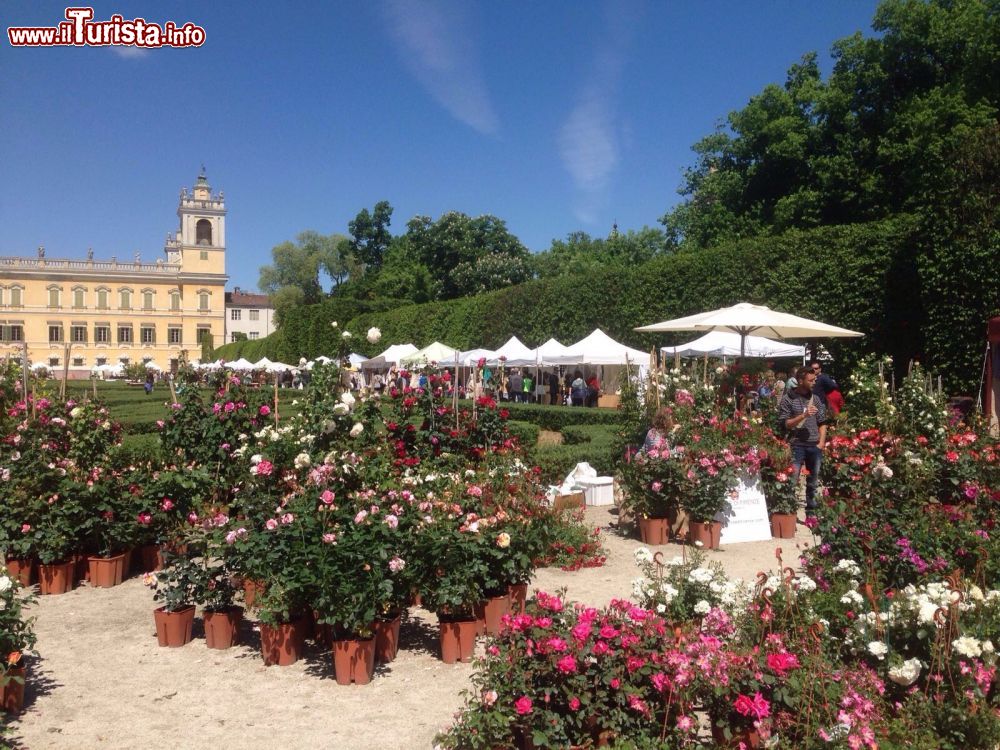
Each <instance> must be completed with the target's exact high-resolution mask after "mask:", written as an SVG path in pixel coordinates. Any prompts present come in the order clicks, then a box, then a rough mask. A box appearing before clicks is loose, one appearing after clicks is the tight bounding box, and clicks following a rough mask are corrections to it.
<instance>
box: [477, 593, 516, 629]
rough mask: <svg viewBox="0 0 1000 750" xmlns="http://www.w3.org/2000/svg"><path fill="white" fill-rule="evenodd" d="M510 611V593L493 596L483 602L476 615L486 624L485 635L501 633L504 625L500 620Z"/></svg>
mask: <svg viewBox="0 0 1000 750" xmlns="http://www.w3.org/2000/svg"><path fill="white" fill-rule="evenodd" d="M508 612H510V594H504V595H503V596H493V597H490V598H489V599H487V600H486V601H485V602H482V603H481V604H480V605H479V607H478V608H477V609H476V615H477V616H478V617H479V619H480V620H481V621H482V622H483V624H484V626H485V627H484V630H485V632H484V633H483V635H499V634H500V629H501V627H502V626H503V625H502V623H501V622H500V620H501V619H502V618H503V616H504V615H505V614H507V613H508Z"/></svg>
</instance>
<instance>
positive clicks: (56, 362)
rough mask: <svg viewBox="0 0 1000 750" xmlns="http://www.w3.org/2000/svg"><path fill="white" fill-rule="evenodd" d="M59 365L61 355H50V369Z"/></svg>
mask: <svg viewBox="0 0 1000 750" xmlns="http://www.w3.org/2000/svg"><path fill="white" fill-rule="evenodd" d="M58 366H59V357H49V369H52V368H53V367H58Z"/></svg>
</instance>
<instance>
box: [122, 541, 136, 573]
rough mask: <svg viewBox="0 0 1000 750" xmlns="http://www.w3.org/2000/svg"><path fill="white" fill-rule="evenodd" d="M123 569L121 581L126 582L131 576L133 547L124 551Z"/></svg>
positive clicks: (133, 559)
mask: <svg viewBox="0 0 1000 750" xmlns="http://www.w3.org/2000/svg"><path fill="white" fill-rule="evenodd" d="M124 554H125V568H124V570H123V572H122V580H123V581H124V580H126V579H127V578H128V577H129V576H131V575H132V565H133V563H135V557H136V555H135V547H129V548H128V549H127V550H125V553H124Z"/></svg>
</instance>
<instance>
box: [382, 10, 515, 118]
mask: <svg viewBox="0 0 1000 750" xmlns="http://www.w3.org/2000/svg"><path fill="white" fill-rule="evenodd" d="M383 7H384V11H385V12H384V15H385V19H386V21H387V23H388V25H389V30H390V32H391V33H392V35H393V36H394V37H395V39H396V41H397V42H399V43H400V45H401V50H400V54H401V56H402V57H403V59H404V61H405V62H406V64H407V65H408V66H409V67H410V69H411V70H412V72H413V75H414V76H416V78H417V80H418V81H419V82H420V84H421V85H422V86H423V87H424V88H425V89H426V90H427V91H428V93H430V95H431V96H433V97H434V98H435V99H436V100H437V101H438V103H439V104H441V106H443V107H444V108H445V109H446V110H448V112H450V113H451V115H452V116H453V117H455V118H456V119H457V120H459V121H461V122H463V123H465V124H466V125H468V126H469V127H471V128H473V129H475V130H477V131H479V132H480V133H484V134H493V133H496V132H497V131H498V130H499V128H500V120H499V118H498V117H497V114H496V110H495V109H494V108H493V103H492V101H491V99H490V95H489V92H488V91H487V88H486V84H485V81H484V80H483V76H482V72H481V69H480V65H479V55H478V52H477V50H476V45H475V43H474V42H473V41H472V34H471V32H470V30H469V28H468V26H469V25H470V24H469V22H468V20H467V18H466V12H467V11H466V6H464V5H463V4H461V3H459V2H451V1H449V0H424V1H423V2H412V0H386V2H385V4H384V6H383Z"/></svg>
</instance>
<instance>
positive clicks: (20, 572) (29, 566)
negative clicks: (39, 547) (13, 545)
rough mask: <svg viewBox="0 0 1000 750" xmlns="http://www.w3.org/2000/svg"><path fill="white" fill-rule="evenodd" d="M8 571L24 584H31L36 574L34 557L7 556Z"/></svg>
mask: <svg viewBox="0 0 1000 750" xmlns="http://www.w3.org/2000/svg"><path fill="white" fill-rule="evenodd" d="M7 572H8V573H10V574H11V575H12V576H13V577H14V578H16V579H17V580H18V582H20V584H21V585H22V586H30V585H31V582H32V579H33V577H34V574H35V560H34V558H31V557H28V558H13V557H8V558H7Z"/></svg>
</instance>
